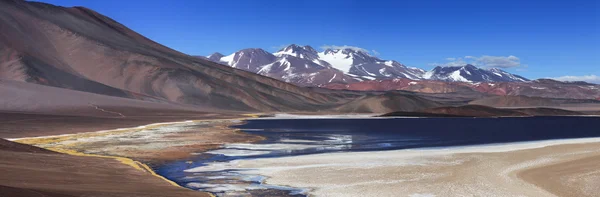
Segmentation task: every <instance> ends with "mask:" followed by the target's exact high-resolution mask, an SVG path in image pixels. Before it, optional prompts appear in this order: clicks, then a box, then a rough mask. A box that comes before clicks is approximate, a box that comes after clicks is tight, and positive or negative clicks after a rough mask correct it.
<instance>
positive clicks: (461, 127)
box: [158, 117, 600, 196]
mask: <svg viewBox="0 0 600 197" xmlns="http://www.w3.org/2000/svg"><path fill="white" fill-rule="evenodd" d="M236 127H237V128H239V129H241V130H242V131H244V132H247V133H251V134H256V135H261V136H264V137H266V140H265V141H262V142H260V143H258V144H256V145H235V144H234V145H228V146H225V147H223V149H221V150H217V151H216V152H214V153H213V154H204V155H200V156H198V157H197V158H195V159H194V162H193V163H187V162H184V161H180V162H173V163H170V164H167V165H164V166H161V167H160V168H159V169H158V173H159V174H161V175H163V176H165V177H166V178H168V179H171V180H173V181H175V182H177V183H178V184H180V185H182V186H187V187H189V188H192V189H198V190H205V191H211V192H214V193H216V194H218V195H222V196H228V195H231V196H237V195H258V196H262V195H269V194H276V195H277V196H281V195H285V194H288V195H291V196H293V195H300V196H302V195H301V193H302V191H303V190H302V189H299V188H286V187H279V186H269V185H265V184H262V182H263V178H264V177H261V176H259V175H256V176H247V175H241V174H239V173H238V172H237V171H235V170H228V169H219V170H215V171H203V172H193V173H192V172H185V170H187V169H193V168H196V167H201V166H206V165H207V164H210V163H212V164H215V163H226V162H229V161H232V160H239V159H254V158H266V157H284V156H292V155H303V154H315V153H326V152H340V151H373V150H397V149H407V148H430V147H448V146H465V145H480V144H492V143H509V142H523V141H537V140H552V139H570V138H586V137H600V118H598V117H521V118H394V119H256V120H249V121H247V122H246V124H243V125H240V126H236ZM219 151H226V152H221V153H220V152H219ZM257 151H258V152H257ZM232 152H233V153H232ZM234 153H250V154H234ZM207 177H212V178H207ZM215 177H216V178H215ZM190 183H193V184H190ZM198 183H203V184H200V185H198ZM194 184H196V185H194ZM231 185H234V186H243V187H248V188H253V189H252V190H247V191H245V192H240V191H236V192H233V193H228V192H227V191H226V190H225V189H223V188H224V187H223V186H231ZM225 188H226V187H225ZM257 188H258V189H257ZM258 191H263V192H264V191H267V193H257V192H258ZM282 191H284V193H277V192H282Z"/></svg>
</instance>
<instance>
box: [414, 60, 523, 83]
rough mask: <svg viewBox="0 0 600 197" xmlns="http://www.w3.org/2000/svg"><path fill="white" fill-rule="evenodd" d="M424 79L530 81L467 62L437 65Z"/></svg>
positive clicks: (499, 70) (496, 69)
mask: <svg viewBox="0 0 600 197" xmlns="http://www.w3.org/2000/svg"><path fill="white" fill-rule="evenodd" d="M423 79H427V80H438V81H451V82H525V81H529V79H526V78H524V77H521V76H519V75H514V74H511V73H508V72H506V71H503V70H501V69H498V68H492V69H489V70H488V69H483V68H478V67H475V66H473V65H470V64H467V65H465V66H449V67H440V66H437V67H435V68H433V69H432V70H431V71H428V72H426V73H425V74H424V75H423Z"/></svg>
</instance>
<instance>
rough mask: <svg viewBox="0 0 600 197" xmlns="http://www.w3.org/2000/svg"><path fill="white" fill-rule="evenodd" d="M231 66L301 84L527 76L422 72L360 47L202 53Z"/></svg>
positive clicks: (469, 69)
mask: <svg viewBox="0 0 600 197" xmlns="http://www.w3.org/2000/svg"><path fill="white" fill-rule="evenodd" d="M204 59H208V60H211V61H214V62H218V63H222V64H226V65H229V66H231V67H234V68H238V69H242V70H246V71H250V72H254V73H258V74H261V75H264V76H269V77H273V78H275V79H279V80H282V81H285V82H290V83H295V84H298V85H303V86H322V85H325V84H330V83H355V82H359V81H369V80H386V79H410V80H436V81H448V82H472V83H476V82H524V81H529V80H528V79H526V78H524V77H521V76H518V75H514V74H511V73H508V72H506V71H503V70H500V69H496V68H493V69H489V70H488V69H483V68H477V67H475V66H473V65H465V66H462V67H436V68H434V69H433V70H431V71H428V72H426V71H425V70H423V69H419V68H413V67H407V66H406V65H403V64H401V63H400V62H398V61H395V60H382V59H380V58H378V57H375V56H373V55H371V54H369V53H368V52H366V51H364V50H359V49H353V48H340V49H326V50H324V51H322V52H318V51H317V50H315V49H314V48H313V47H311V46H299V45H296V44H292V45H289V46H286V47H284V48H282V49H281V50H279V51H277V52H275V53H273V54H271V53H269V52H267V51H265V50H262V49H257V48H252V49H243V50H240V51H238V52H235V53H233V54H231V55H228V56H223V55H221V54H220V53H214V54H212V55H210V56H206V57H204Z"/></svg>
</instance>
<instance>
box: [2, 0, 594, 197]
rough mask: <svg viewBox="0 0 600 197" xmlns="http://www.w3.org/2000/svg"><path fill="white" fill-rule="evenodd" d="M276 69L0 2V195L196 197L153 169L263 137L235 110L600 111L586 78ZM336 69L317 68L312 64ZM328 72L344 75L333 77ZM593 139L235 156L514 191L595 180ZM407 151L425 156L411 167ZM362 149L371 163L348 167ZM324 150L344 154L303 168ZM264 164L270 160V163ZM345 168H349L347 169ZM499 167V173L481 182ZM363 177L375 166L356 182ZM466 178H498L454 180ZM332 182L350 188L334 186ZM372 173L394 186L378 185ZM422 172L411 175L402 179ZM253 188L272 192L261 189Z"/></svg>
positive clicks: (575, 186)
mask: <svg viewBox="0 0 600 197" xmlns="http://www.w3.org/2000/svg"><path fill="white" fill-rule="evenodd" d="M140 17H143V16H140ZM289 59H291V60H296V59H294V58H291V57H290V58H289ZM377 61H379V62H378V63H377V65H378V66H382V65H383V64H385V63H384V62H383V61H380V60H377ZM250 62H251V61H250ZM396 63H397V62H396ZM279 66H282V65H279ZM307 69H308V70H309V71H310V72H312V71H313V69H310V68H307ZM278 71H279V70H277V69H274V70H273V72H274V73H269V74H268V75H267V76H262V75H259V74H256V73H254V72H249V71H248V70H247V69H246V70H240V69H237V68H235V67H232V66H230V65H225V64H222V62H221V63H219V62H218V61H217V62H214V61H210V60H209V59H207V58H203V57H202V58H201V57H197V56H192V55H188V54H184V53H182V52H179V51H176V50H173V49H171V48H168V47H166V46H163V45H161V44H159V43H157V42H154V41H152V40H150V39H148V38H146V37H144V36H143V35H141V34H138V33H137V32H135V31H133V30H132V29H129V28H128V27H126V26H125V25H123V24H121V23H119V22H118V21H115V20H113V19H111V18H109V17H107V16H104V15H102V14H101V13H98V12H96V11H94V10H91V9H88V8H85V7H61V6H55V5H51V4H46V3H41V2H31V1H23V0H0V196H2V197H3V196H11V197H12V196H16V197H20V196H23V197H29V196H51V197H62V196H115V197H116V196H124V197H125V196H127V197H129V196H140V197H141V196H211V195H212V194H209V193H206V192H201V191H194V190H191V189H188V188H184V187H181V186H180V185H178V184H176V183H174V182H173V181H171V180H167V179H166V178H164V177H162V176H160V175H158V174H157V173H156V172H154V170H153V169H154V168H155V167H157V166H160V165H161V164H164V163H167V162H173V161H185V162H190V163H193V161H192V159H191V158H198V157H199V156H202V153H203V152H206V151H210V150H213V149H217V148H219V147H221V146H223V145H225V144H230V143H246V144H250V143H257V142H261V141H262V140H265V139H264V138H263V137H261V136H258V135H251V134H248V133H244V132H240V131H239V130H237V129H233V128H231V126H235V125H238V124H242V123H243V120H244V119H245V118H250V117H259V116H264V117H268V116H280V117H281V113H288V114H310V115H316V116H319V115H325V114H335V115H353V114H360V115H361V116H360V117H363V118H364V117H365V116H370V115H381V114H386V115H387V116H398V115H400V116H436V117H439V116H443V117H445V116H453V117H456V116H458V117H497V116H559V115H561V116H595V115H599V114H600V113H599V112H600V101H599V100H598V99H599V98H600V91H598V85H594V84H588V83H579V82H577V83H570V82H569V83H568V82H558V81H553V80H536V81H532V82H527V83H520V82H502V83H483V82H482V83H477V84H476V83H463V82H444V81H435V80H425V81H422V82H421V81H419V82H416V81H414V80H408V79H398V80H396V79H390V80H373V81H361V82H358V81H355V80H354V79H352V80H351V81H349V82H351V83H337V82H336V83H330V84H325V85H323V84H321V83H325V82H327V79H325V78H323V79H320V80H319V83H320V85H319V87H314V86H313V87H310V86H309V85H307V84H309V83H308V82H306V81H305V80H299V81H298V83H296V84H294V83H287V82H285V81H282V80H278V79H279V78H283V77H284V76H283V74H282V73H279V72H278ZM390 72H391V71H390ZM394 72H396V71H394ZM398 72H399V71H398ZM338 73H339V72H338V71H334V70H330V69H327V71H326V72H324V73H323V76H327V78H329V77H330V76H331V75H333V77H332V78H335V77H336V74H338ZM271 77H273V78H271ZM344 79H350V78H347V77H339V80H341V81H343V80H344ZM339 80H337V81H338V82H339ZM328 82H331V80H329V81H328ZM298 84H302V85H306V86H299V85H298ZM492 84H493V85H492ZM365 114H367V115H365ZM342 117H343V116H342ZM597 148H598V144H597V142H595V143H583V142H582V143H581V144H569V145H553V146H547V147H536V148H528V149H526V148H523V149H522V150H521V149H520V150H510V151H497V152H493V151H492V152H485V151H484V152H480V151H479V150H473V151H465V152H460V151H458V152H452V151H439V152H435V151H432V152H433V156H431V157H427V158H425V159H423V158H422V157H421V156H420V155H414V154H412V153H410V154H408V155H411V154H412V155H411V156H410V157H407V156H405V153H406V152H407V151H396V152H378V153H377V154H372V153H369V152H364V153H353V154H355V155H352V156H346V155H342V154H325V155H307V156H299V157H293V158H286V159H282V158H273V159H260V160H256V163H252V162H247V163H246V162H242V163H239V166H236V167H240V168H252V169H253V170H258V171H261V173H265V174H269V175H271V176H272V178H271V179H269V180H268V182H269V183H271V182H273V183H277V184H281V185H290V186H292V185H293V186H299V187H307V188H317V189H314V190H311V192H313V193H314V194H325V193H328V194H340V195H342V194H344V195H346V194H347V193H348V192H351V193H352V192H372V193H373V194H381V195H392V194H393V192H398V191H401V192H403V193H408V194H413V193H414V194H423V195H427V194H437V195H439V196H443V194H445V192H457V193H456V194H465V195H466V194H469V193H471V194H472V193H476V192H484V193H485V192H498V194H500V195H501V194H506V195H512V194H516V193H514V192H515V191H517V192H523V193H524V194H529V195H532V196H538V195H539V196H545V195H548V196H551V195H559V196H586V195H587V196H593V194H595V193H594V192H596V193H597V191H598V190H599V189H598V188H597V186H595V185H594V184H592V183H596V182H598V181H600V180H598V165H596V164H597V161H598V152H597V151H596V150H597ZM408 152H410V151H408ZM413 156H414V157H413ZM542 157H544V158H551V159H549V160H544V159H542ZM357 158H370V160H360V161H357ZM407 158H417V159H418V161H424V162H426V163H427V165H420V164H415V165H413V164H411V162H410V161H407ZM421 159H422V160H421ZM375 160H381V161H382V162H384V163H385V162H387V163H385V165H382V166H378V168H365V167H364V166H363V164H364V165H366V164H365V163H364V162H369V161H375ZM330 161H333V162H338V163H348V164H352V165H348V166H344V165H342V166H344V168H340V169H336V170H332V169H331V168H312V167H306V166H307V165H321V164H322V162H330ZM405 164H406V165H405ZM264 165H268V166H266V167H265V166H264ZM277 166H280V167H281V169H282V170H272V169H271V168H276V167H277ZM399 166H401V167H399ZM357 169H359V170H361V172H360V173H354V172H355V170H357ZM487 169H493V170H489V171H488V170H487ZM307 170H308V171H307ZM313 170H314V171H313ZM363 170H364V171H363ZM280 172H281V173H280ZM283 172H285V173H284V174H282V173H283ZM440 172H441V173H440ZM499 173H500V174H502V173H503V174H502V175H503V176H502V177H503V179H488V180H485V179H486V177H487V175H489V176H494V175H497V174H499ZM348 174H350V175H351V177H353V178H352V179H348V178H347V177H348V176H347V175H348ZM399 174H400V175H399ZM418 174H421V175H431V176H430V177H427V178H431V179H421V178H422V177H417V176H420V175H418ZM504 175H506V176H504ZM309 176H310V177H309ZM398 176H404V177H398ZM314 177H318V178H319V179H315V178H314ZM548 177H550V178H548ZM554 177H557V178H554ZM558 177H559V178H558ZM369 178H374V180H375V178H377V179H381V180H379V182H378V181H371V182H361V180H364V179H369ZM390 178H392V179H398V178H399V179H402V180H406V181H408V182H402V181H390V180H389V179H390ZM342 179H343V180H342ZM306 180H308V181H306ZM482 180H483V181H482ZM382 181H383V182H382ZM386 181H387V182H386ZM444 181H446V182H448V181H455V182H456V184H455V185H452V184H442V183H443V182H444ZM477 181H482V182H477ZM388 183H389V184H388ZM400 183H402V187H400V186H399V185H398V184H400ZM471 183H474V184H490V185H496V186H498V185H501V186H502V188H508V189H503V190H502V191H500V190H498V191H496V190H494V191H491V189H493V188H492V187H489V185H488V187H483V190H478V189H481V188H471V187H463V188H462V189H457V188H456V187H462V186H464V185H465V184H471ZM527 184H533V185H535V187H529V186H530V185H527ZM348 185H354V186H356V185H360V188H362V189H361V190H360V191H355V190H349V189H347V188H346V186H348ZM374 185H379V186H374ZM381 185H384V186H381ZM385 185H387V186H394V188H395V189H391V190H390V189H389V188H384V189H382V187H387V186H385ZM422 185H427V187H417V186H422ZM523 185H525V186H523ZM318 186H325V189H319V188H318ZM468 189H473V190H468ZM486 189H487V190H486ZM511 189H514V190H511ZM329 192H334V193H329ZM335 192H339V193H335ZM461 192H462V193H461ZM259 193H260V191H259ZM484 193H480V194H484ZM267 194H270V195H272V196H277V194H279V193H268V192H265V193H262V195H267ZM324 196H326V195H324Z"/></svg>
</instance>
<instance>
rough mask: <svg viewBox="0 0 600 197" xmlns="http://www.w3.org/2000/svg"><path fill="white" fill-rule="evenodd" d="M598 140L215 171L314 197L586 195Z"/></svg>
mask: <svg viewBox="0 0 600 197" xmlns="http://www.w3.org/2000/svg"><path fill="white" fill-rule="evenodd" d="M599 142H600V138H584V139H572V140H548V141H538V142H524V143H510V144H496V145H484V146H467V147H456V148H445V149H412V150H394V151H371V152H344V153H325V154H314V155H303V156H293V157H280V158H266V159H253V160H239V161H233V162H230V163H228V164H225V165H223V164H220V165H222V166H218V167H217V168H219V169H237V170H240V172H242V173H247V174H260V175H263V176H267V177H269V178H268V179H266V183H267V184H271V185H285V186H291V187H296V188H306V189H309V190H308V191H309V192H308V193H309V194H311V195H315V196H557V195H560V196H593V195H595V194H597V193H598V192H600V188H598V186H597V182H596V181H597V180H599V177H600V170H599V169H600V168H599V166H598V163H599V161H600V152H598V151H597V150H598V148H600V143H599ZM580 160H581V161H587V162H578V161H580ZM553 166H554V167H553ZM556 166H560V171H559V173H558V172H556V171H557V169H556V168H557V167H556ZM214 167H216V166H212V167H211V166H206V167H199V168H196V169H191V170H192V171H203V170H214ZM553 176H554V177H553ZM548 182H550V183H548ZM557 191H559V192H562V193H557Z"/></svg>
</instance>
